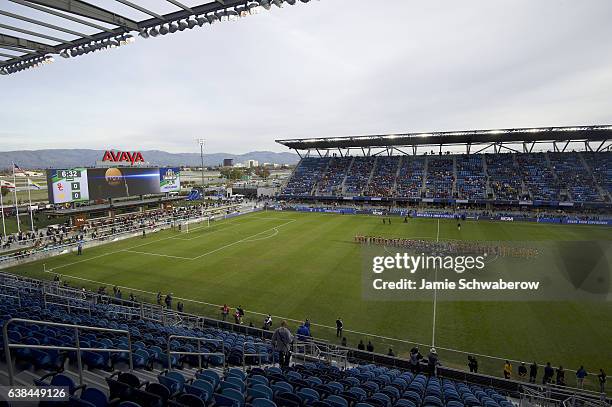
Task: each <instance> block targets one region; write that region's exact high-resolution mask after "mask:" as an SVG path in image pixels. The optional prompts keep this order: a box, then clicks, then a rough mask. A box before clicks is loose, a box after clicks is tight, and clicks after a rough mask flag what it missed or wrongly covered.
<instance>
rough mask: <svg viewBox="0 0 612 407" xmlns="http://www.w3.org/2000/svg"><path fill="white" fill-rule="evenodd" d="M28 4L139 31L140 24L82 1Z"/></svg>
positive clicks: (33, 0)
mask: <svg viewBox="0 0 612 407" xmlns="http://www.w3.org/2000/svg"><path fill="white" fill-rule="evenodd" d="M28 2H30V3H35V4H38V5H41V6H46V7H50V8H54V9H56V10H61V11H65V12H67V13H72V14H76V15H79V16H81V17H86V18H91V19H92V20H97V21H102V22H104V23H107V24H112V25H118V26H119V27H123V28H127V29H129V30H137V29H138V24H137V23H136V22H135V21H133V20H130V19H129V18H127V17H123V16H121V15H119V14H116V13H112V12H110V11H108V10H105V9H103V8H101V7H98V6H94V5H93V4H89V3H86V2H84V1H81V0H28Z"/></svg>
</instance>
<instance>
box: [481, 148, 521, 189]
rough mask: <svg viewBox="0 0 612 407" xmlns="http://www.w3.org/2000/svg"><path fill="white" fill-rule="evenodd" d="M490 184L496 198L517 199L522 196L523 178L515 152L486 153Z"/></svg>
mask: <svg viewBox="0 0 612 407" xmlns="http://www.w3.org/2000/svg"><path fill="white" fill-rule="evenodd" d="M485 160H486V163H487V173H488V174H489V185H490V186H491V189H492V191H493V194H494V197H495V199H498V200H517V199H521V198H522V196H521V195H522V189H523V187H522V180H521V177H520V174H519V169H518V167H517V165H516V163H515V162H514V154H496V155H492V154H485Z"/></svg>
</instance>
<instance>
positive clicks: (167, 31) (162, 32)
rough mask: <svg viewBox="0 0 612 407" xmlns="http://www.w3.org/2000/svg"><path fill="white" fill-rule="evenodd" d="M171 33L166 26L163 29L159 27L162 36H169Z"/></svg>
mask: <svg viewBox="0 0 612 407" xmlns="http://www.w3.org/2000/svg"><path fill="white" fill-rule="evenodd" d="M169 32H170V31H169V30H168V27H167V26H166V24H162V26H161V27H159V33H160V34H161V35H166V34H168V33H169Z"/></svg>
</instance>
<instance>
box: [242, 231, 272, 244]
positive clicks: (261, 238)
mask: <svg viewBox="0 0 612 407" xmlns="http://www.w3.org/2000/svg"><path fill="white" fill-rule="evenodd" d="M273 230H274V233H272V234H271V235H270V236H264V237H259V238H257V239H250V240H246V242H258V241H260V240H266V239H271V238H273V237H274V236H276V235H278V233H279V232H278V229H277V228H274V229H273Z"/></svg>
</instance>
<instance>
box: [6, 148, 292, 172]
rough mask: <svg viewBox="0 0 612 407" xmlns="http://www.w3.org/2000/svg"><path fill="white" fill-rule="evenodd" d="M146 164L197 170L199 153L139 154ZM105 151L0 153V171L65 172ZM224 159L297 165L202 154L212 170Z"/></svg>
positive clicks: (281, 158)
mask: <svg viewBox="0 0 612 407" xmlns="http://www.w3.org/2000/svg"><path fill="white" fill-rule="evenodd" d="M141 153H142V156H143V157H144V159H145V161H146V162H148V163H150V164H151V165H160V166H164V165H168V166H183V165H189V166H199V165H200V154H198V153H177V154H174V153H167V152H165V151H158V150H150V151H141ZM103 155H104V150H83V149H57V150H55V149H53V150H21V151H5V152H0V168H9V167H10V166H11V163H12V162H15V163H16V164H17V165H18V166H19V167H21V168H24V169H25V168H65V167H79V166H84V167H91V166H94V165H95V164H96V161H99V160H102V156H103ZM224 158H233V159H234V163H235V164H237V163H242V162H245V161H247V160H257V161H259V163H260V164H263V163H276V164H296V163H297V162H298V161H299V156H298V155H297V154H293V153H274V152H272V151H252V152H250V153H246V154H227V153H213V154H204V165H207V166H213V165H219V164H222V163H223V159H224Z"/></svg>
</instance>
